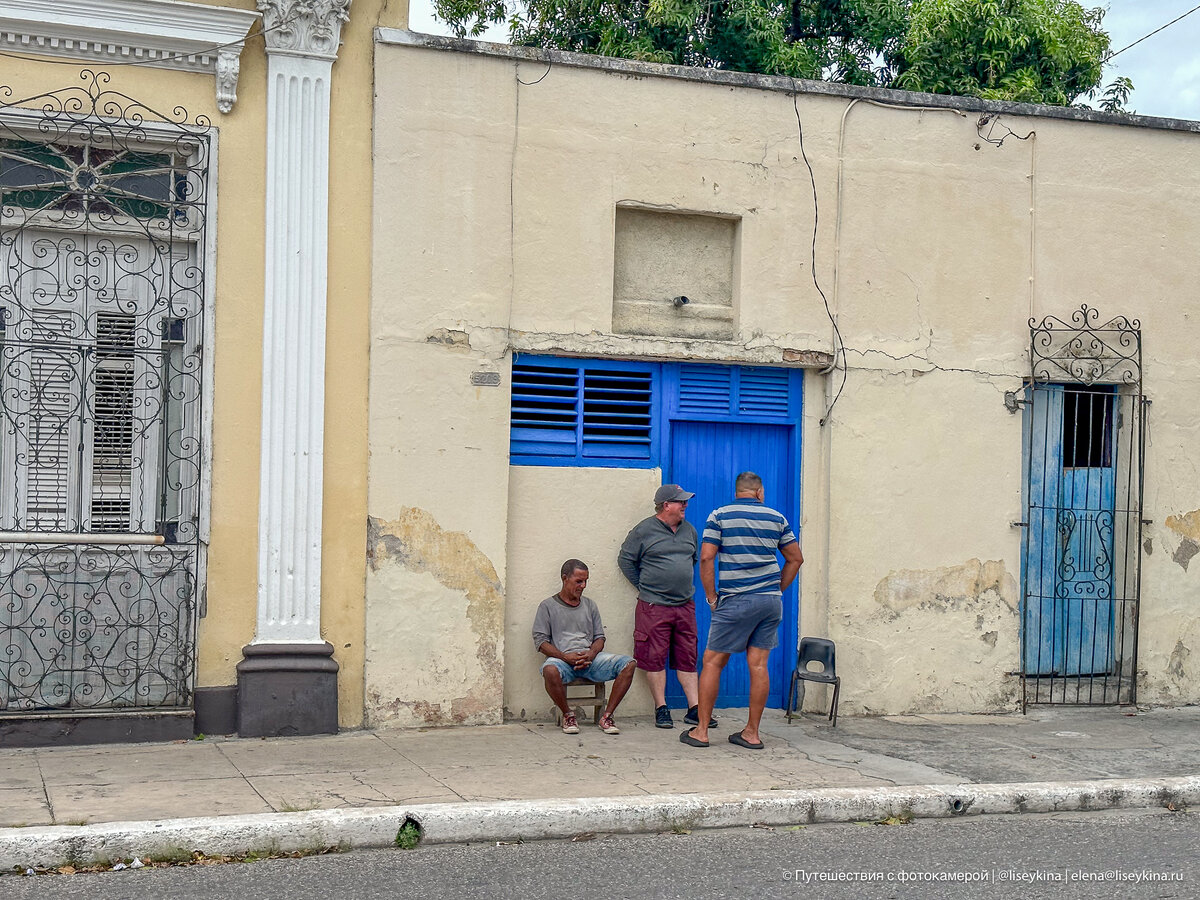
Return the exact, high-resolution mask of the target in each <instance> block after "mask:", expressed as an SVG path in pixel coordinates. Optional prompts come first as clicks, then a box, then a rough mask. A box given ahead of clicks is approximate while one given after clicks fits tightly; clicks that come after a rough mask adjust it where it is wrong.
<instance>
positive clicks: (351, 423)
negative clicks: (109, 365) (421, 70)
mask: <svg viewBox="0 0 1200 900" xmlns="http://www.w3.org/2000/svg"><path fill="white" fill-rule="evenodd" d="M200 2H207V3H209V5H218V6H234V7H239V8H243V9H254V2H253V0H220V2H217V0H200ZM407 16H408V5H407V2H405V0H398V2H397V0H355V2H354V3H353V4H352V6H351V8H350V21H349V22H348V23H347V24H346V25H345V26H344V28H343V31H342V38H343V46H342V48H341V50H340V52H339V57H338V60H337V62H336V63H335V64H334V68H333V79H332V102H331V110H330V116H331V132H330V134H331V137H330V168H331V176H330V206H329V233H330V239H329V294H328V304H329V307H328V308H329V316H328V332H327V337H326V341H327V345H326V359H327V376H326V419H325V422H326V438H325V507H324V516H323V522H322V527H323V548H322V556H323V559H322V565H323V571H322V604H321V631H322V635H323V636H324V637H325V639H326V640H328V641H330V642H331V643H332V644H333V645H334V647H335V659H337V661H338V663H339V664H340V666H341V671H340V674H339V678H338V688H339V721H340V724H341V725H342V726H343V727H354V726H358V725H360V724H361V723H362V714H363V691H362V685H363V680H362V679H363V629H364V624H363V622H364V609H363V552H364V550H363V548H364V547H365V544H366V455H367V448H366V430H367V418H366V395H367V334H368V306H369V295H370V281H371V268H370V253H371V243H370V232H371V199H372V197H371V149H372V133H371V110H372V84H373V79H372V59H373V32H374V29H375V27H376V26H378V25H385V26H401V25H404V24H406V23H407ZM253 30H255V31H257V26H255V29H253ZM84 68H91V69H95V70H98V71H105V72H108V73H109V74H110V75H111V77H112V81H111V83H110V87H111V88H112V89H114V90H118V91H121V92H123V93H126V94H129V95H130V96H132V97H134V98H136V99H138V100H140V101H143V102H145V103H146V104H147V105H148V106H151V107H155V108H159V109H164V110H166V111H170V110H172V109H174V107H175V106H177V105H180V106H183V107H185V108H186V109H187V110H188V111H189V113H191V115H192V116H193V117H195V116H200V115H203V116H206V117H208V118H209V119H210V120H211V122H212V123H213V125H214V126H215V127H216V128H217V129H218V130H219V154H220V155H219V158H218V159H217V166H218V173H219V182H218V190H217V217H218V230H217V251H216V255H217V264H216V301H215V319H216V335H215V342H214V344H213V345H212V346H210V347H208V348H206V352H208V353H211V354H212V355H213V359H214V361H215V375H214V385H213V388H214V410H213V435H212V444H213V471H212V484H213V490H212V507H211V510H212V531H211V544H210V549H209V560H208V615H207V617H206V618H204V619H202V620H201V621H200V628H199V635H198V640H199V656H198V671H197V683H198V685H200V686H220V685H232V684H234V683H236V680H237V675H236V671H235V667H236V665H237V663H238V662H239V661H240V660H241V658H242V654H241V648H242V647H243V646H244V645H245V644H247V643H249V642H250V641H251V640H253V638H254V629H255V618H256V596H255V595H256V590H257V548H258V536H257V525H258V486H259V448H260V428H261V419H260V415H261V409H262V405H261V392H262V375H261V373H262V312H263V272H264V256H263V253H264V235H263V224H264V220H265V206H264V204H265V196H264V183H265V182H264V179H265V174H266V138H265V119H266V71H267V60H266V55H265V53H264V49H263V42H262V39H261V38H258V37H253V38H250V39H249V40H247V42H246V47H245V49H244V50H243V52H242V55H241V71H240V76H239V79H238V86H237V94H238V100H237V103H236V105H235V106H234V108H233V111H232V112H231V113H229V114H222V113H220V112H218V111H217V109H216V102H215V84H214V80H213V77H212V76H211V75H201V74H191V73H183V72H174V71H169V70H163V69H156V68H148V67H135V66H104V65H88V64H80V65H63V64H62V63H61V62H47V61H39V60H36V59H33V58H30V59H28V60H25V59H15V58H12V57H9V58H6V59H5V62H4V74H3V77H2V78H0V81H3V83H5V84H8V85H10V86H12V87H13V96H14V97H20V96H27V95H31V94H34V93H38V92H41V91H45V90H54V89H56V88H59V87H63V86H66V85H68V84H73V83H76V80H77V78H78V72H79V71H81V70H82V69H84Z"/></svg>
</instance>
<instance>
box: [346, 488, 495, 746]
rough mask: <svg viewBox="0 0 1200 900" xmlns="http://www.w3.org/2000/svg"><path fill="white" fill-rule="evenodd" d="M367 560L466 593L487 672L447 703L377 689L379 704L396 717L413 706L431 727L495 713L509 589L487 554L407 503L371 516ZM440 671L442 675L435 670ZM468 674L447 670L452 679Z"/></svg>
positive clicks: (480, 657)
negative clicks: (391, 513) (392, 512)
mask: <svg viewBox="0 0 1200 900" xmlns="http://www.w3.org/2000/svg"><path fill="white" fill-rule="evenodd" d="M367 563H368V565H369V566H370V569H371V571H372V572H378V571H379V570H380V569H382V568H384V567H387V566H402V567H404V568H405V569H407V570H409V571H412V572H419V573H423V574H428V575H431V576H433V578H434V579H435V580H436V581H437V582H438V583H439V584H441V585H442V586H444V587H447V588H449V589H450V590H453V591H460V592H461V593H462V594H464V595H465V596H466V599H467V608H466V618H467V623H465V624H468V625H469V626H470V629H471V631H472V633H473V634H474V637H475V652H476V657H477V660H478V665H479V667H480V670H481V671H482V672H483V673H484V674H483V676H482V677H480V678H478V679H477V680H476V681H475V682H474V683H471V684H468V685H467V690H466V692H465V693H464V694H463V695H462V696H459V697H455V698H454V699H453V700H451V701H450V704H449V705H450V708H449V709H448V710H447V709H446V708H445V707H444V704H442V703H429V702H426V701H425V700H420V699H406V700H401V699H396V698H386V697H382V696H380V695H379V694H378V692H376V691H372V692H371V700H372V701H373V703H374V705H375V706H376V707H377V708H378V709H381V710H384V711H386V712H388V713H391V714H392V715H395V714H396V713H398V712H399V711H400V710H401V709H408V710H409V711H410V712H411V713H412V714H413V715H414V716H415V717H417V718H418V719H420V720H421V721H423V722H425V723H427V724H430V725H449V724H462V723H464V722H467V721H477V720H478V719H479V718H480V717H482V716H486V715H488V714H490V713H492V712H495V711H496V710H497V709H498V707H499V704H500V702H501V698H502V696H503V687H504V685H503V671H504V667H503V661H502V660H501V659H500V651H499V642H500V637H501V635H502V634H503V631H504V588H503V585H502V584H501V583H500V576H499V575H497V573H496V568H495V566H493V565H492V561H491V560H490V559H488V557H487V555H486V554H484V552H483V551H482V550H480V549H479V548H478V547H477V546H476V545H475V543H474V542H473V541H472V540H471V539H470V538H469V537H468V536H467V535H466V534H465V533H464V532H461V531H446V530H445V529H444V528H442V527H441V525H439V524H438V522H437V520H436V519H434V517H433V516H432V515H431V514H430V513H429V512H427V511H426V510H423V509H417V508H415V507H407V508H405V509H402V510H401V511H400V515H399V516H398V517H397V518H395V519H392V520H385V519H379V518H376V517H374V516H369V517H368V518H367ZM431 674H436V673H431ZM461 674H462V673H443V676H444V677H441V678H439V679H438V680H439V681H447V682H452V681H453V679H454V678H456V677H459V676H461Z"/></svg>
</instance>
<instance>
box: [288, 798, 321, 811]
mask: <svg viewBox="0 0 1200 900" xmlns="http://www.w3.org/2000/svg"><path fill="white" fill-rule="evenodd" d="M319 805H320V803H319V802H318V801H317V800H313V799H309V800H302V801H300V802H298V803H292V802H291V801H289V800H281V801H279V811H280V812H308V811H309V810H310V809H316V808H317V807H318V806H319Z"/></svg>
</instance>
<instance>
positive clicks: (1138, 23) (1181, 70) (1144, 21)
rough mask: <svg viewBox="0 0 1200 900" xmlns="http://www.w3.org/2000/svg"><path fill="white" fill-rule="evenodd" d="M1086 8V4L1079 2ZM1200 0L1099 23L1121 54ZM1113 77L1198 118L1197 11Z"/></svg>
mask: <svg viewBox="0 0 1200 900" xmlns="http://www.w3.org/2000/svg"><path fill="white" fill-rule="evenodd" d="M1083 2H1084V5H1085V6H1086V5H1087V0H1083ZM1197 2H1200V0H1110V2H1108V3H1104V4H1101V5H1103V6H1106V7H1107V8H1108V15H1107V16H1106V17H1105V19H1104V25H1105V27H1106V28H1107V29H1108V33H1109V35H1110V36H1111V37H1112V48H1113V50H1114V51H1115V50H1120V49H1121V48H1122V47H1125V46H1127V45H1129V44H1132V43H1133V42H1134V41H1136V40H1137V39H1138V38H1140V37H1142V36H1143V35H1145V34H1148V33H1150V32H1151V31H1153V30H1154V29H1155V28H1158V27H1159V26H1161V25H1165V24H1166V23H1167V22H1170V21H1171V20H1172V19H1174V18H1175V17H1176V16H1178V15H1181V14H1183V13H1185V12H1187V11H1188V10H1190V9H1191V8H1192V7H1194V6H1196V4H1197ZM411 4H412V5H411V9H410V13H409V15H410V20H409V27H410V28H412V30H413V31H423V32H425V33H427V34H449V33H450V32H449V30H448V29H447V28H446V27H445V26H444V25H443V24H442V23H441V22H438V21H437V20H436V19H434V18H433V2H432V0H411ZM506 34H507V29H505V28H503V27H501V28H499V29H495V28H494V29H492V31H491V32H489V33H488V35H487V36H486V39H487V40H491V41H503V40H504V39H505V37H506ZM1118 75H1124V76H1126V77H1128V78H1131V79H1133V84H1134V91H1133V96H1132V97H1131V98H1130V101H1129V105H1130V107H1131V108H1132V109H1133V110H1134V111H1136V112H1139V113H1141V114H1142V115H1147V116H1170V117H1172V118H1177V119H1200V11H1197V12H1194V13H1192V14H1191V15H1190V16H1188V17H1187V18H1186V19H1184V20H1183V21H1181V22H1178V23H1176V24H1174V25H1172V26H1171V27H1170V28H1168V29H1167V30H1166V31H1163V32H1162V33H1160V34H1156V35H1155V36H1154V37H1152V38H1149V39H1147V40H1145V41H1143V42H1142V43H1140V44H1138V45H1137V46H1136V47H1134V48H1133V49H1131V50H1126V51H1125V52H1124V53H1122V54H1120V55H1119V56H1117V57H1116V58H1115V59H1114V60H1113V61H1112V63H1111V64H1110V65H1109V67H1108V70H1107V71H1106V73H1105V77H1104V81H1105V83H1106V84H1107V83H1108V82H1110V81H1112V79H1113V78H1115V77H1117V76H1118Z"/></svg>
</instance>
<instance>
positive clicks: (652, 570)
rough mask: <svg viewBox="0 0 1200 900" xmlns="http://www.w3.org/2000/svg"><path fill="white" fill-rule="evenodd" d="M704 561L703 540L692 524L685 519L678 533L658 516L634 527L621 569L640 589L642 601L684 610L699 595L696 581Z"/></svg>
mask: <svg viewBox="0 0 1200 900" xmlns="http://www.w3.org/2000/svg"><path fill="white" fill-rule="evenodd" d="M699 560H700V538H699V536H698V535H697V534H696V529H695V528H694V527H692V523H691V522H689V521H688V520H687V519H684V520H683V521H682V522H680V523H679V527H678V528H677V529H675V530H674V531H672V530H671V526H670V525H667V524H665V523H664V522H663V521H662V520H661V519H659V518H658V516H650V517H649V518H647V519H643V520H642V521H641V522H638V523H637V524H636V525H634V526H633V529H632V530H631V531H630V532H629V535H628V536H627V537H626V538H625V543H624V544H622V545H621V552H620V553H618V554H617V567H618V568H620V570H621V573H622V574H623V575H624V576H625V577H626V578H628V579H629V582H630V584H632V585H633V586H634V587H635V588H637V589H638V597H639V598H640V599H642V600H645V601H646V602H647V603H654V604H657V605H659V606H682V605H683V604H685V603H687V602H688V601H689V600H691V599H692V595H694V594H695V593H696V583H695V582H694V581H693V580H692V575H693V573H694V571H695V567H696V563H697V562H698V561H699Z"/></svg>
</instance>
